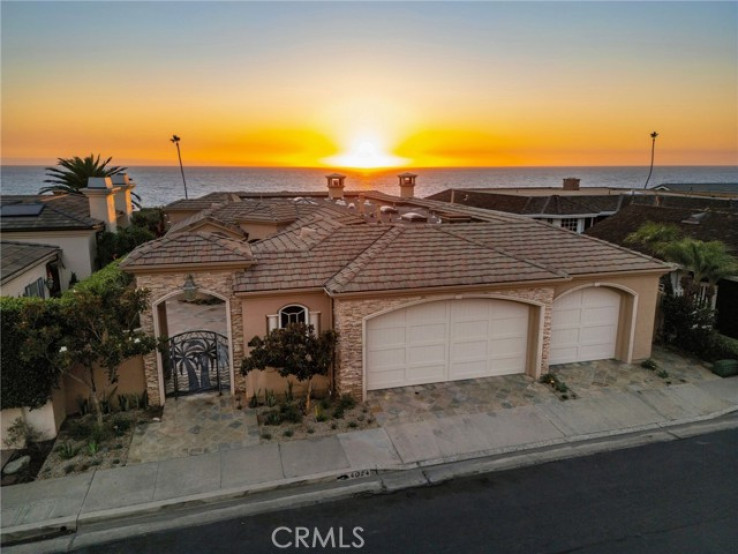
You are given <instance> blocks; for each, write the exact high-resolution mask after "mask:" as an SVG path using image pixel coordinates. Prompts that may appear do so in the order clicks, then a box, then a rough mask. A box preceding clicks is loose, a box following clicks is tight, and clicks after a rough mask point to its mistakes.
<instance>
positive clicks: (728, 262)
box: [664, 238, 738, 287]
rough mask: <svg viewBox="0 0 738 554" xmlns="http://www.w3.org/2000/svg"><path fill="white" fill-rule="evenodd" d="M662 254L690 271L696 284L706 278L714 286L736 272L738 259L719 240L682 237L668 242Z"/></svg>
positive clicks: (737, 272)
mask: <svg viewBox="0 0 738 554" xmlns="http://www.w3.org/2000/svg"><path fill="white" fill-rule="evenodd" d="M664 255H665V257H666V259H667V260H669V261H670V262H674V263H677V264H679V265H681V266H682V267H684V268H685V269H686V270H688V271H691V272H692V279H693V282H694V284H696V285H698V284H699V283H701V282H702V281H703V280H706V281H707V282H708V283H709V284H710V286H711V287H714V286H715V285H716V284H717V282H718V281H719V280H720V279H724V278H725V277H730V276H732V275H736V274H738V260H736V258H735V257H733V256H732V255H731V254H730V252H729V251H728V249H727V247H726V246H725V243H723V242H720V241H719V240H712V241H709V242H704V241H701V240H695V239H691V238H684V239H682V240H680V241H678V242H672V243H670V244H668V245H667V246H666V247H665V248H664Z"/></svg>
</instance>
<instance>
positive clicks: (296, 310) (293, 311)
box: [279, 304, 308, 329]
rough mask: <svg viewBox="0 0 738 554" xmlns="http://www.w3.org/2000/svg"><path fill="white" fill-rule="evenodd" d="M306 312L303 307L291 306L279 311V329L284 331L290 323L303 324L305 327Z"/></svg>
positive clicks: (306, 320)
mask: <svg viewBox="0 0 738 554" xmlns="http://www.w3.org/2000/svg"><path fill="white" fill-rule="evenodd" d="M307 322H308V311H307V308H305V307H304V306H300V305H298V304H292V305H290V306H285V307H284V308H282V309H281V310H279V327H280V329H284V328H285V327H287V326H288V325H289V324H290V323H304V324H305V325H307Z"/></svg>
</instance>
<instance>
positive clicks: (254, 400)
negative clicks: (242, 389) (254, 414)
mask: <svg viewBox="0 0 738 554" xmlns="http://www.w3.org/2000/svg"><path fill="white" fill-rule="evenodd" d="M260 392H261V389H259V390H258V391H254V394H252V395H251V398H250V399H249V408H256V407H258V406H259V397H258V394H259V393H260Z"/></svg>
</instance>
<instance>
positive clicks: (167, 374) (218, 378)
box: [164, 330, 231, 397]
mask: <svg viewBox="0 0 738 554" xmlns="http://www.w3.org/2000/svg"><path fill="white" fill-rule="evenodd" d="M164 358H165V360H164V393H165V395H166V396H175V397H176V396H183V395H186V394H194V393H198V392H206V391H211V390H217V391H218V392H219V393H222V392H223V391H224V390H225V391H230V388H231V383H230V377H231V372H230V365H229V363H228V338H227V337H225V336H223V335H221V334H220V333H216V332H214V331H205V330H199V331H186V332H184V333H179V334H178V335H174V336H173V337H171V338H170V339H169V352H168V356H164Z"/></svg>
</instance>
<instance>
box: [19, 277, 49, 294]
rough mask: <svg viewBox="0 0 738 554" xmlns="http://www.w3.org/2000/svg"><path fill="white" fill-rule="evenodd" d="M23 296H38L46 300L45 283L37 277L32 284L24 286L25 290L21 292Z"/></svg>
mask: <svg viewBox="0 0 738 554" xmlns="http://www.w3.org/2000/svg"><path fill="white" fill-rule="evenodd" d="M23 296H38V297H39V298H46V283H45V282H44V280H43V279H42V278H41V277H39V278H38V279H37V280H36V281H35V282H34V283H31V284H30V285H26V289H25V290H24V291H23Z"/></svg>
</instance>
